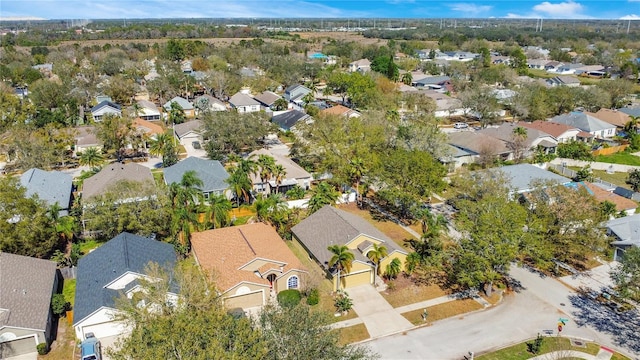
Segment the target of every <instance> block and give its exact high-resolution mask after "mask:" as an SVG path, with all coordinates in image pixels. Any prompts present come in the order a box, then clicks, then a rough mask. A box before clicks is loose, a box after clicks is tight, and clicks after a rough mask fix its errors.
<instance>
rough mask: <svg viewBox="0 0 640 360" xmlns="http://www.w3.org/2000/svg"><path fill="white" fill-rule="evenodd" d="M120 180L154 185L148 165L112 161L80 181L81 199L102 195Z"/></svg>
mask: <svg viewBox="0 0 640 360" xmlns="http://www.w3.org/2000/svg"><path fill="white" fill-rule="evenodd" d="M121 181H135V182H146V183H149V184H151V185H152V186H155V181H154V180H153V175H152V174H151V170H150V169H149V168H148V167H145V166H142V165H139V164H136V163H127V164H123V163H120V162H114V163H111V164H109V165H107V166H105V167H104V168H102V170H100V171H99V172H98V173H97V174H95V175H93V176H92V177H90V178H88V179H86V180H85V181H84V182H83V183H82V199H83V200H87V199H90V198H93V197H96V196H99V195H102V194H103V193H105V192H106V191H108V190H109V188H111V187H113V186H114V185H116V184H117V183H118V182H121ZM122 200H124V199H122Z"/></svg>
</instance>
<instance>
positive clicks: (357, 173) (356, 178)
mask: <svg viewBox="0 0 640 360" xmlns="http://www.w3.org/2000/svg"><path fill="white" fill-rule="evenodd" d="M366 171H367V168H366V167H365V166H364V161H362V159H361V158H355V159H352V160H351V161H349V177H350V178H351V181H353V182H354V183H355V184H356V195H357V196H358V199H357V201H358V203H361V202H362V196H361V195H360V181H362V177H363V176H364V173H365V172H366Z"/></svg>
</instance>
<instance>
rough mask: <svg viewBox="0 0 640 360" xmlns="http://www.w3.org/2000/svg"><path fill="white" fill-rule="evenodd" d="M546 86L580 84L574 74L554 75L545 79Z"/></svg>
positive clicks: (574, 85)
mask: <svg viewBox="0 0 640 360" xmlns="http://www.w3.org/2000/svg"><path fill="white" fill-rule="evenodd" d="M546 83H547V86H548V87H554V86H568V87H578V86H580V80H579V79H578V78H576V77H574V76H567V75H565V76H555V77H552V78H551V79H547V80H546Z"/></svg>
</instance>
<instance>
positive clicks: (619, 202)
mask: <svg viewBox="0 0 640 360" xmlns="http://www.w3.org/2000/svg"><path fill="white" fill-rule="evenodd" d="M584 186H585V187H586V188H587V191H588V192H589V194H591V195H593V197H594V198H595V199H596V200H597V201H598V202H605V201H608V202H610V203H613V204H615V205H616V211H617V212H618V213H625V214H626V215H627V216H631V215H633V214H635V212H636V209H637V208H638V203H637V202H635V201H633V200H631V199H627V198H626V197H623V196H620V195H618V194H614V193H613V192H611V191H607V190H605V189H603V188H601V187H600V186H598V185H596V184H593V183H584Z"/></svg>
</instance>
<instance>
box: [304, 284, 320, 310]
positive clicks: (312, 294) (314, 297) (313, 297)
mask: <svg viewBox="0 0 640 360" xmlns="http://www.w3.org/2000/svg"><path fill="white" fill-rule="evenodd" d="M319 302H320V292H318V289H316V288H313V289H311V290H309V295H307V305H312V306H313V305H318V303H319Z"/></svg>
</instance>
